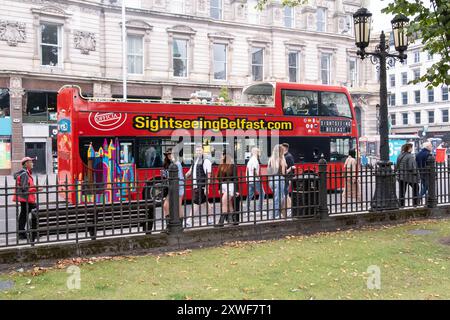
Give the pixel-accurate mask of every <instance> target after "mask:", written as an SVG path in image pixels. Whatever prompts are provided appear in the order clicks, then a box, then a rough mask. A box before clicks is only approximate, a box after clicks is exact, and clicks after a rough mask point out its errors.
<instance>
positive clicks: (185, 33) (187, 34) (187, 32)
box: [167, 25, 197, 79]
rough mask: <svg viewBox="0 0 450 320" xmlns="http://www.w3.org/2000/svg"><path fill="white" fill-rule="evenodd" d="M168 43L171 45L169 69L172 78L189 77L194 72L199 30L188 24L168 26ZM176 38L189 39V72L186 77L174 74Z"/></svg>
mask: <svg viewBox="0 0 450 320" xmlns="http://www.w3.org/2000/svg"><path fill="white" fill-rule="evenodd" d="M167 33H168V39H169V41H168V45H169V58H170V59H169V66H170V68H169V70H168V75H169V78H171V79H189V77H190V74H191V73H192V72H194V62H193V57H194V38H195V34H196V33H197V31H195V30H194V29H192V28H191V27H189V26H186V25H176V26H174V27H169V28H167ZM174 39H181V40H186V41H187V72H186V77H177V76H174V68H173V41H174Z"/></svg>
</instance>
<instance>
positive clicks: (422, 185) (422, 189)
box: [419, 179, 428, 198]
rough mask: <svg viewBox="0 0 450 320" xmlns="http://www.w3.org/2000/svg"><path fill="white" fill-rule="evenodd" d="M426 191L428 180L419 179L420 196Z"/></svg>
mask: <svg viewBox="0 0 450 320" xmlns="http://www.w3.org/2000/svg"><path fill="white" fill-rule="evenodd" d="M427 193H428V181H427V180H426V179H421V180H420V194H419V195H420V197H421V198H422V197H423V196H425V195H426V194H427Z"/></svg>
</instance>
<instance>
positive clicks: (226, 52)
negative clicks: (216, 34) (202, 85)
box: [213, 42, 229, 81]
mask: <svg viewBox="0 0 450 320" xmlns="http://www.w3.org/2000/svg"><path fill="white" fill-rule="evenodd" d="M216 45H218V46H224V47H225V60H223V61H221V60H216V59H215V54H214V53H215V50H214V47H215V46H216ZM228 51H229V49H228V44H227V43H221V42H214V43H213V79H214V80H215V81H227V80H228V69H227V68H228ZM216 62H219V63H223V64H224V70H225V79H217V78H216V70H215V66H216Z"/></svg>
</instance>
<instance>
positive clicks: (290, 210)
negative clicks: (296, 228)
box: [287, 209, 292, 218]
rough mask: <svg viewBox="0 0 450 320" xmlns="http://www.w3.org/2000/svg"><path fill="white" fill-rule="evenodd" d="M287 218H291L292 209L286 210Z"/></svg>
mask: <svg viewBox="0 0 450 320" xmlns="http://www.w3.org/2000/svg"><path fill="white" fill-rule="evenodd" d="M287 216H288V218H290V217H292V209H288V210H287Z"/></svg>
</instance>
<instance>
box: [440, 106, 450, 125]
mask: <svg viewBox="0 0 450 320" xmlns="http://www.w3.org/2000/svg"><path fill="white" fill-rule="evenodd" d="M444 112H445V113H446V114H445V115H444ZM441 116H442V122H443V123H448V122H449V116H448V109H441ZM444 116H445V118H444ZM444 119H446V120H444Z"/></svg>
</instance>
